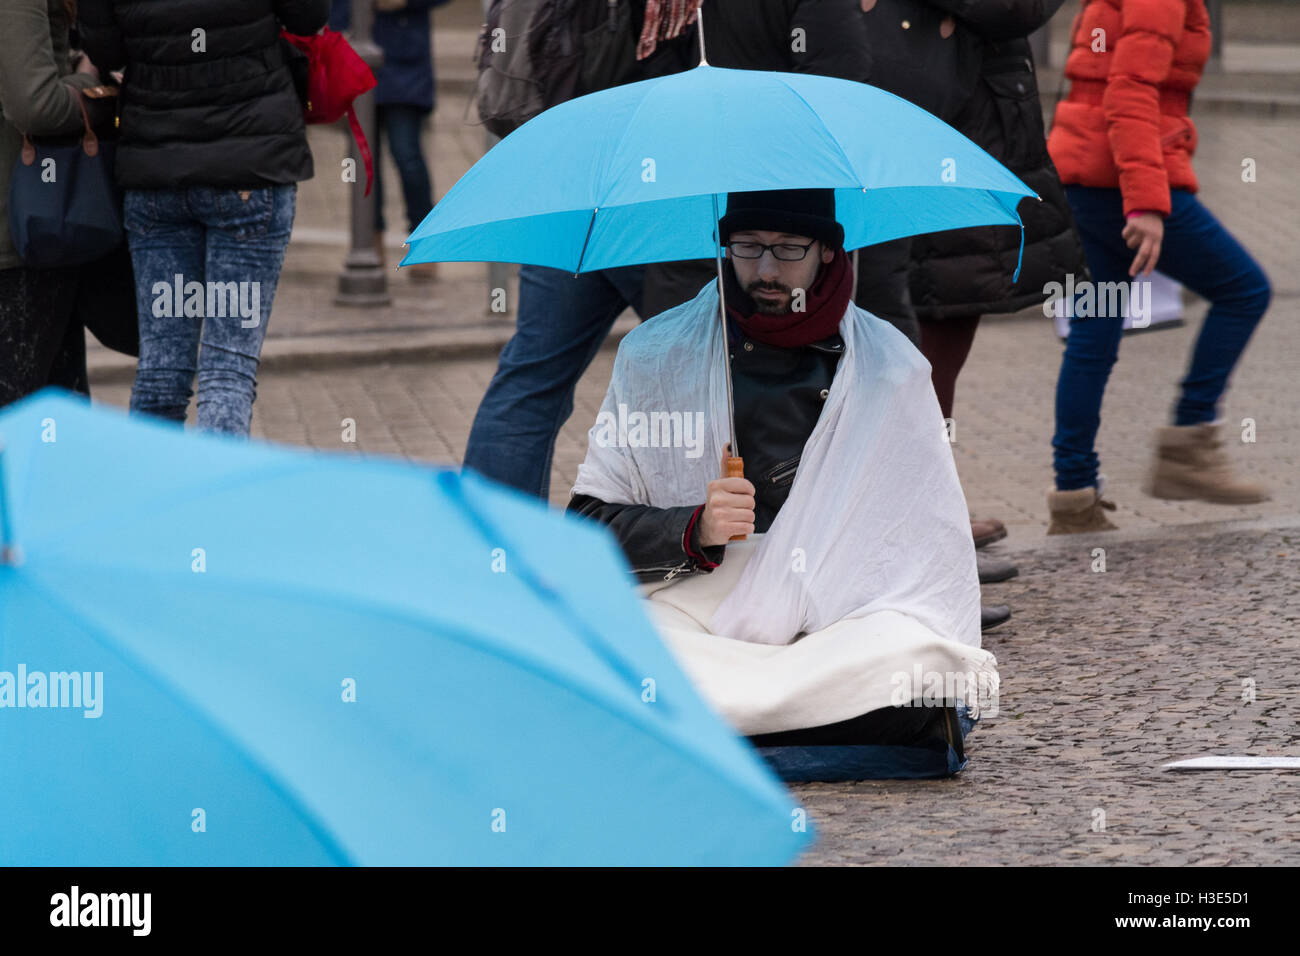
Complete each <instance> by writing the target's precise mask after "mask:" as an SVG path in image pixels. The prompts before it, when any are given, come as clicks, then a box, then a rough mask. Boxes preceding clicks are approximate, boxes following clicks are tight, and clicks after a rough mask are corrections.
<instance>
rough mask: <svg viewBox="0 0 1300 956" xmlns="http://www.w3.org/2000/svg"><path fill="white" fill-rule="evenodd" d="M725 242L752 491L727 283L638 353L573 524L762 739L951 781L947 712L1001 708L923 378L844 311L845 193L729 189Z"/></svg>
mask: <svg viewBox="0 0 1300 956" xmlns="http://www.w3.org/2000/svg"><path fill="white" fill-rule="evenodd" d="M718 226H719V236H720V237H721V241H722V242H723V244H724V245H726V246H727V250H728V255H727V258H726V260H725V262H724V265H723V283H724V286H725V288H724V292H725V303H726V307H727V320H728V323H729V325H728V329H729V331H728V336H727V342H728V344H729V346H730V354H729V355H727V356H726V357H725V360H726V361H727V362H729V364H730V371H731V381H732V390H733V401H734V409H735V428H736V443H737V445H738V446H739V448H738V451H739V452H740V454H741V456H742V457H743V460H744V477H743V478H740V477H730V478H729V477H719V475H721V474H722V473H723V471H722V462H723V456H724V455H725V454H726V450H727V449H726V445H727V443H728V432H729V423H728V414H727V393H726V369H725V368H724V367H723V361H724V356H723V337H722V331H721V328H720V322H719V318H718V312H719V308H718V289H717V285H718V283H717V281H716V280H715V281H713V282H710V283H708V284H707V285H705V286H704V288H702V289H701V290H700V292H699V293H698V294H697V295H696V296H695V298H694V299H693V300H691V301H690V302H687V303H684V304H683V305H680V306H678V307H676V308H674V309H670V310H669V311H667V312H664V313H662V314H660V315H658V316H656V317H655V318H653V319H651V320H650V321H648V322H646V323H645V324H644V325H642V326H640V327H639V328H637V329H635V330H633V331H632V332H631V333H629V334H628V336H627V337H626V338H625V339H624V340H623V342H622V344H621V345H620V347H619V350H618V356H617V358H616V359H615V363H614V373H613V377H612V379H611V381H610V386H609V390H608V392H607V394H606V396H605V401H604V405H603V406H602V409H601V413H600V415H599V417H598V418H597V422H596V425H595V426H593V428H592V429H591V432H590V443H589V447H588V451H587V458H586V460H585V461H584V462H583V464H582V466H581V467H580V468H579V470H578V480H577V483H576V484H575V486H574V489H573V498H572V500H571V501H570V503H569V510H570V511H573V512H576V513H578V514H581V515H586V516H589V517H591V518H594V519H596V520H598V521H601V522H603V523H604V524H606V525H607V526H608V527H609V528H610V530H611V531H612V532H613V534H614V535H615V537H616V538H617V539H618V541H619V543H620V545H621V546H622V548H623V551H624V552H625V554H626V555H627V558H628V561H629V562H630V564H631V567H632V570H633V572H634V573H635V574H636V576H637V578H638V579H639V580H640V581H641V582H642V584H643V593H644V594H645V595H646V597H647V599H648V602H647V603H648V609H649V611H650V613H651V615H652V618H653V619H654V621H655V623H656V624H657V625H658V627H659V629H660V632H661V633H662V634H663V636H664V638H665V641H666V642H667V643H668V645H669V647H670V649H671V650H672V651H673V653H674V655H675V656H676V657H677V659H678V660H679V662H680V663H681V665H682V667H683V669H684V670H685V671H686V673H687V674H688V675H689V676H690V677H691V679H692V681H693V682H694V683H695V685H696V687H697V688H698V689H699V691H700V693H701V694H702V695H703V696H704V698H705V699H706V700H708V701H709V702H710V703H711V704H712V705H713V706H714V708H715V709H716V710H718V711H719V712H720V713H721V714H722V715H723V716H724V717H726V718H727V719H728V720H729V721H730V722H731V723H732V724H733V726H735V727H736V729H737V730H738V731H739V732H740V733H742V734H746V735H748V736H750V738H751V739H752V740H753V741H754V743H756V744H757V745H759V746H761V747H781V748H783V750H784V749H786V748H789V747H795V748H809V747H811V748H813V749H816V745H822V744H829V745H835V746H836V747H841V748H843V747H847V748H849V750H850V751H854V748H858V749H859V750H860V751H861V752H858V753H856V757H857V758H858V760H859V763H858V767H857V770H856V772H855V771H853V770H852V769H850V770H848V771H845V772H844V773H842V774H840V775H841V776H853V775H858V776H936V775H941V774H943V773H951V772H954V771H955V770H957V769H960V767H961V766H962V765H963V763H964V756H963V750H962V733H961V729H960V725H959V723H958V721H957V717H956V706H957V705H958V704H965V705H967V707H968V708H969V709H970V710H971V711H972V712H974V713H976V714H977V713H978V708H979V707H980V705H983V706H984V707H985V708H987V707H988V706H989V705H990V704H991V703H995V701H996V698H995V692H996V678H997V671H996V662H995V661H994V660H993V656H992V655H991V654H989V653H988V652H986V651H983V650H981V649H980V647H979V644H980V596H979V585H978V580H977V575H976V569H975V551H974V548H973V547H972V546H971V541H970V526H969V521H968V518H967V512H966V502H965V498H964V496H963V495H962V491H961V487H960V485H959V484H958V481H957V472H956V467H955V465H954V463H953V460H952V454H951V451H950V449H949V447H948V444H947V441H946V440H945V433H944V428H943V419H942V415H941V414H940V411H939V405H938V400H937V399H936V398H935V393H934V388H933V386H932V385H931V383H930V369H929V366H928V364H927V363H926V361H925V359H924V358H923V357H922V355H921V353H920V352H918V351H917V350H916V348H915V347H914V346H913V345H912V344H911V343H910V342H909V341H908V340H907V338H906V337H905V336H904V335H903V334H902V333H901V332H899V331H898V330H897V329H895V328H894V327H893V326H891V325H890V324H888V323H887V322H884V321H882V320H880V319H877V318H876V317H875V316H872V315H871V314H869V313H867V312H865V311H863V310H862V309H860V308H858V307H857V306H856V305H854V304H853V303H852V302H851V301H850V293H851V291H852V284H853V277H852V272H851V269H850V267H849V263H848V258H847V256H846V254H845V251H844V249H843V246H842V243H843V239H844V230H843V227H842V226H840V224H839V223H838V222H836V221H835V198H834V191H833V190H829V189H825V190H772V191H765V192H754V193H733V194H731V195H730V196H729V197H728V202H727V212H726V215H724V216H723V217H722V219H721V220H720V221H719V223H718ZM742 535H748V538H747V539H745V540H732V539H733V538H734V537H736V536H742ZM958 684H960V688H958V686H957V685H958ZM972 685H974V686H972ZM918 705H921V706H918ZM986 712H987V711H986ZM765 752H766V751H765ZM768 753H769V756H771V755H772V754H773V753H775V751H772V752H768ZM840 756H841V757H843V756H844V755H843V754H841V755H840ZM849 756H850V757H852V756H854V754H853V753H849ZM837 759H838V758H837ZM794 772H795V773H796V774H797V773H798V770H797V769H796V770H795V771H794ZM792 779H793V777H792Z"/></svg>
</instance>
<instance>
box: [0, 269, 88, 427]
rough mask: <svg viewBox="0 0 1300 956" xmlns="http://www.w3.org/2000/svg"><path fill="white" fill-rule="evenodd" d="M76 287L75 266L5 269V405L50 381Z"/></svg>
mask: <svg viewBox="0 0 1300 956" xmlns="http://www.w3.org/2000/svg"><path fill="white" fill-rule="evenodd" d="M75 292H76V272H75V270H73V269H27V268H23V267H21V266H20V267H18V268H14V269H0V406H3V405H8V404H9V403H10V402H14V401H17V400H18V399H20V398H22V397H23V396H25V395H29V394H31V393H32V392H34V391H36V390H37V389H39V388H41V387H42V386H44V385H45V384H47V383H49V382H50V372H51V369H52V368H53V367H54V365H55V362H56V359H57V357H58V355H59V352H60V348H61V346H62V345H63V343H64V341H65V336H66V333H67V328H68V325H69V320H70V318H71V316H72V311H73V302H74V301H75ZM77 328H78V329H79V328H80V325H78V326H77ZM83 364H84V362H83ZM53 384H66V383H59V382H55V383H53Z"/></svg>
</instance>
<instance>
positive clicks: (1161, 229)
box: [1121, 212, 1165, 276]
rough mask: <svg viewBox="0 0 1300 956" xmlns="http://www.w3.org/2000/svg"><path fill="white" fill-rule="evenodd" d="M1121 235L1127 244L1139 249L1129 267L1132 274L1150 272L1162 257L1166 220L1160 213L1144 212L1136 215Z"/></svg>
mask: <svg viewBox="0 0 1300 956" xmlns="http://www.w3.org/2000/svg"><path fill="white" fill-rule="evenodd" d="M1121 235H1122V236H1123V237H1124V243H1125V245H1127V246H1128V247H1129V248H1130V249H1137V255H1135V256H1134V257H1133V264H1132V265H1131V266H1129V267H1128V274H1129V275H1130V276H1136V275H1137V274H1138V273H1139V272H1143V273H1149V272H1150V271H1151V270H1152V269H1154V268H1155V267H1156V262H1157V261H1158V260H1159V259H1160V243H1161V241H1162V240H1163V239H1164V237H1165V221H1164V219H1162V218H1161V217H1160V215H1159V214H1158V213H1154V212H1144V213H1142V214H1141V215H1140V216H1134V217H1133V218H1132V219H1130V220H1129V221H1128V223H1127V224H1126V225H1125V226H1124V231H1123V232H1122V233H1121Z"/></svg>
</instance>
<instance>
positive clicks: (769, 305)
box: [745, 282, 791, 315]
mask: <svg viewBox="0 0 1300 956" xmlns="http://www.w3.org/2000/svg"><path fill="white" fill-rule="evenodd" d="M759 291H763V292H779V293H781V295H782V298H781V299H763V298H759V297H758V296H756V295H755V294H754V293H755V292H759ZM745 294H746V295H748V296H749V297H750V298H751V299H752V300H753V301H754V306H755V308H756V309H757V311H758V312H760V313H761V314H763V315H785V313H787V312H789V311H790V299H791V292H790V290H789V289H787V288H786V287H785V286H783V285H770V284H767V283H763V282H751V283H750V284H749V285H748V286H747V287H746V288H745Z"/></svg>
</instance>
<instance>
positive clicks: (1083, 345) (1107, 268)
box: [1052, 186, 1133, 491]
mask: <svg viewBox="0 0 1300 956" xmlns="http://www.w3.org/2000/svg"><path fill="white" fill-rule="evenodd" d="M1065 193H1066V197H1067V198H1068V199H1069V202H1070V209H1071V210H1072V211H1073V213H1074V221H1075V224H1076V225H1077V226H1078V229H1079V238H1080V239H1081V240H1082V242H1083V251H1084V255H1085V256H1086V258H1087V262H1088V271H1089V272H1090V273H1091V275H1092V280H1093V282H1094V283H1100V282H1127V281H1128V280H1129V275H1128V267H1129V264H1130V263H1131V262H1132V260H1133V252H1132V250H1130V249H1129V248H1128V247H1127V246H1125V244H1124V240H1123V238H1122V236H1121V233H1122V231H1123V229H1124V207H1123V199H1122V197H1121V196H1120V192H1119V190H1118V189H1094V188H1089V187H1083V186H1066V187H1065ZM1078 305H1079V300H1078V299H1077V298H1076V306H1078ZM1082 311H1085V310H1083V309H1082V308H1079V307H1077V308H1076V309H1075V315H1074V317H1073V318H1071V320H1070V335H1069V338H1068V339H1066V343H1065V354H1064V355H1063V357H1062V359H1061V371H1060V374H1059V376H1058V378H1057V382H1056V433H1055V434H1054V435H1053V437H1052V448H1053V465H1054V468H1055V471H1056V487H1057V489H1058V490H1060V491H1073V490H1076V489H1081V488H1087V487H1089V486H1093V485H1096V484H1097V469H1098V467H1099V465H1100V462H1099V460H1098V458H1097V452H1096V450H1095V449H1096V440H1097V431H1098V429H1099V428H1100V427H1101V402H1102V397H1103V396H1104V394H1105V391H1106V382H1107V380H1108V379H1109V378H1110V370H1111V368H1112V367H1113V366H1114V364H1115V361H1116V359H1118V358H1119V341H1120V336H1121V335H1122V334H1123V331H1124V317H1123V315H1091V316H1085V315H1079V314H1078V313H1079V312H1082ZM1092 311H1094V312H1096V311H1100V310H1098V309H1095V308H1094V309H1093V310H1092Z"/></svg>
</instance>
